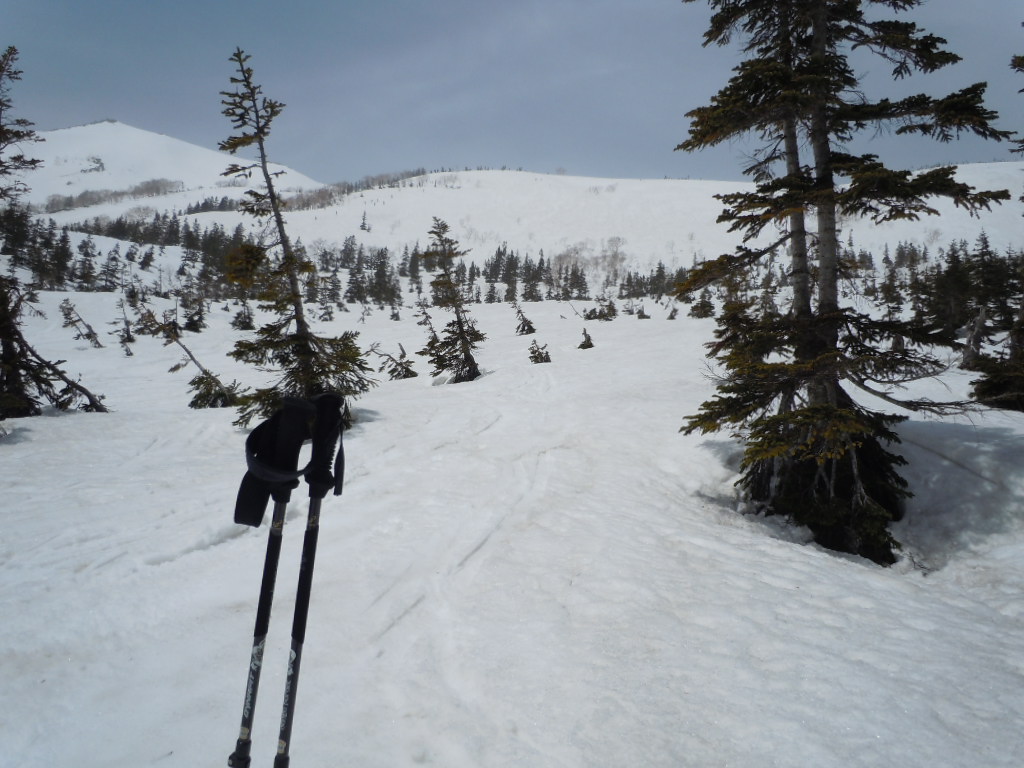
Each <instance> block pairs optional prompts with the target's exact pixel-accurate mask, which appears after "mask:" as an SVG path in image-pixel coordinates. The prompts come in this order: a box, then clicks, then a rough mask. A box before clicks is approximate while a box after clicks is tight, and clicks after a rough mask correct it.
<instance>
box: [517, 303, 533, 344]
mask: <svg viewBox="0 0 1024 768" xmlns="http://www.w3.org/2000/svg"><path fill="white" fill-rule="evenodd" d="M512 309H514V310H515V312H516V318H517V319H518V320H519V324H518V325H517V326H516V336H529V335H530V334H531V333H536V332H537V329H536V328H535V327H534V325H533V323H532V322H531V321H530V318H528V317H527V316H526V315H525V314H524V313H523V308H522V307H521V306H519V304H517V303H516V302H513V303H512Z"/></svg>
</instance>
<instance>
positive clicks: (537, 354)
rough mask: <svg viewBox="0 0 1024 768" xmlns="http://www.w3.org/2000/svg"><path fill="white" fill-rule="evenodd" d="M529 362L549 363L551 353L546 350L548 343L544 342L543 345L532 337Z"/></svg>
mask: <svg viewBox="0 0 1024 768" xmlns="http://www.w3.org/2000/svg"><path fill="white" fill-rule="evenodd" d="M529 353H530V362H531V363H550V362H551V353H550V352H548V345H547V344H545V345H544V346H543V347H542V346H540V345H539V344H538V343H537V340H536V339H534V340H533V342H531V344H530V349H529Z"/></svg>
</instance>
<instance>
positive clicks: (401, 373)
mask: <svg viewBox="0 0 1024 768" xmlns="http://www.w3.org/2000/svg"><path fill="white" fill-rule="evenodd" d="M398 349H399V355H398V357H395V356H394V355H390V354H388V353H387V352H381V351H380V344H373V345H371V346H370V350H369V351H370V352H372V353H373V354H375V355H377V357H379V358H381V360H382V362H381V364H380V367H379V368H378V369H377V370H378V371H379V372H380V373H386V374H387V375H388V378H389V379H390V380H391V381H398V380H400V379H413V378H415V377H417V376H419V374H418V373H416V371H415V370H414V369H413V367H412V360H410V359H409V358H408V356H407V354H406V352H405V347H403V346H402V345H401V344H399V345H398Z"/></svg>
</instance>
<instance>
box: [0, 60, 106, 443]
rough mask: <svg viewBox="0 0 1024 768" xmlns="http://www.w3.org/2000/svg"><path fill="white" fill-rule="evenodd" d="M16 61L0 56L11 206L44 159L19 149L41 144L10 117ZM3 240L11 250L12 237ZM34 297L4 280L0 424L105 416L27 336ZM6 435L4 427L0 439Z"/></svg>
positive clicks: (5, 184)
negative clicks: (54, 412)
mask: <svg viewBox="0 0 1024 768" xmlns="http://www.w3.org/2000/svg"><path fill="white" fill-rule="evenodd" d="M17 61H18V50H17V48H15V47H13V46H10V47H8V48H7V49H6V50H5V51H4V52H3V54H0V201H4V200H6V201H7V202H8V203H9V204H10V208H14V207H15V206H14V204H15V203H16V202H17V200H18V198H19V197H20V196H21V195H22V194H24V193H25V192H27V191H28V185H27V183H26V182H25V181H24V179H23V178H22V175H23V174H24V173H26V172H28V171H31V170H34V169H36V168H38V167H39V166H40V165H41V161H40V160H37V159H33V158H29V157H26V156H25V154H24V153H23V152H22V151H21V148H22V146H23V145H26V144H31V143H33V142H36V141H40V140H41V139H40V138H39V137H38V136H37V135H36V132H35V131H34V130H32V123H31V122H29V121H28V120H25V119H22V118H11V117H10V114H9V113H10V110H11V107H12V101H11V98H10V88H11V84H12V83H14V82H16V81H18V80H20V79H21V74H22V73H21V70H20V69H18V68H17ZM9 211H10V209H9ZM13 213H14V214H15V215H16V214H17V211H13ZM26 220H27V216H26ZM6 229H7V228H6V227H5V230H6ZM5 241H7V242H6V245H7V247H10V245H11V244H10V242H9V238H6V237H5ZM34 298H35V297H34V295H33V293H32V292H31V291H29V290H24V289H23V288H22V286H21V283H20V282H19V281H18V279H17V278H15V277H14V276H13V274H12V275H11V276H0V421H3V420H5V419H9V418H18V417H22V416H36V415H38V414H40V413H41V412H42V406H43V404H44V403H49V404H50V405H52V406H54V407H55V408H57V409H58V410H67V409H68V408H71V407H72V406H75V405H80V407H81V408H82V409H83V410H87V411H98V412H106V411H107V408H106V406H105V405H103V397H102V396H97V395H94V394H93V393H92V392H90V391H89V390H88V389H86V388H85V387H84V386H83V385H82V384H81V383H80V382H79V381H77V380H74V379H72V378H71V377H70V376H68V374H67V373H65V372H64V370H63V369H61V367H60V363H61V362H62V361H57V362H51V361H49V360H47V359H46V358H44V357H43V356H42V355H40V354H39V352H38V351H37V350H36V349H35V348H34V347H33V346H32V345H31V344H30V343H29V341H28V340H27V339H26V338H25V335H24V333H23V332H22V315H23V314H24V313H25V312H26V311H37V310H34V309H33V308H32V306H31V305H32V302H33V301H34ZM4 434H5V432H4V430H3V428H2V427H0V436H2V435H4Z"/></svg>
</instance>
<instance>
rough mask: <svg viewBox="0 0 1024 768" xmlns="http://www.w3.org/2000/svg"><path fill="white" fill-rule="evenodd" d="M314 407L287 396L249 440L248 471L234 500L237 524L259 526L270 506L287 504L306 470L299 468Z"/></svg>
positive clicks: (308, 436)
mask: <svg viewBox="0 0 1024 768" xmlns="http://www.w3.org/2000/svg"><path fill="white" fill-rule="evenodd" d="M315 412H316V411H315V408H314V406H313V404H312V403H310V402H308V401H306V400H301V399H299V398H293V397H286V398H284V402H283V404H282V406H281V408H280V409H279V410H277V411H275V412H274V414H273V415H272V416H271V417H270V418H269V419H267V420H266V421H264V422H262V423H261V424H259V426H257V427H256V428H255V429H254V430H253V431H252V432H251V433H250V434H249V437H248V438H246V441H245V458H246V466H247V470H246V473H245V475H244V476H243V477H242V484H241V486H240V487H239V489H238V498H237V499H236V501H235V522H236V523H240V524H242V525H252V526H258V525H259V524H260V523H261V522H262V521H263V515H264V513H265V512H266V510H267V504H268V502H269V501H270V498H271V497H273V498H274V501H276V502H287V501H288V500H289V499H290V498H291V492H292V490H293V489H294V488H295V487H296V486H297V485H298V484H299V478H301V477H302V475H303V473H304V471H305V470H300V469H298V464H299V452H300V451H301V450H302V444H303V443H304V442H305V441H306V440H308V439H309V438H310V422H311V421H312V420H313V417H314V414H315Z"/></svg>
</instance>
